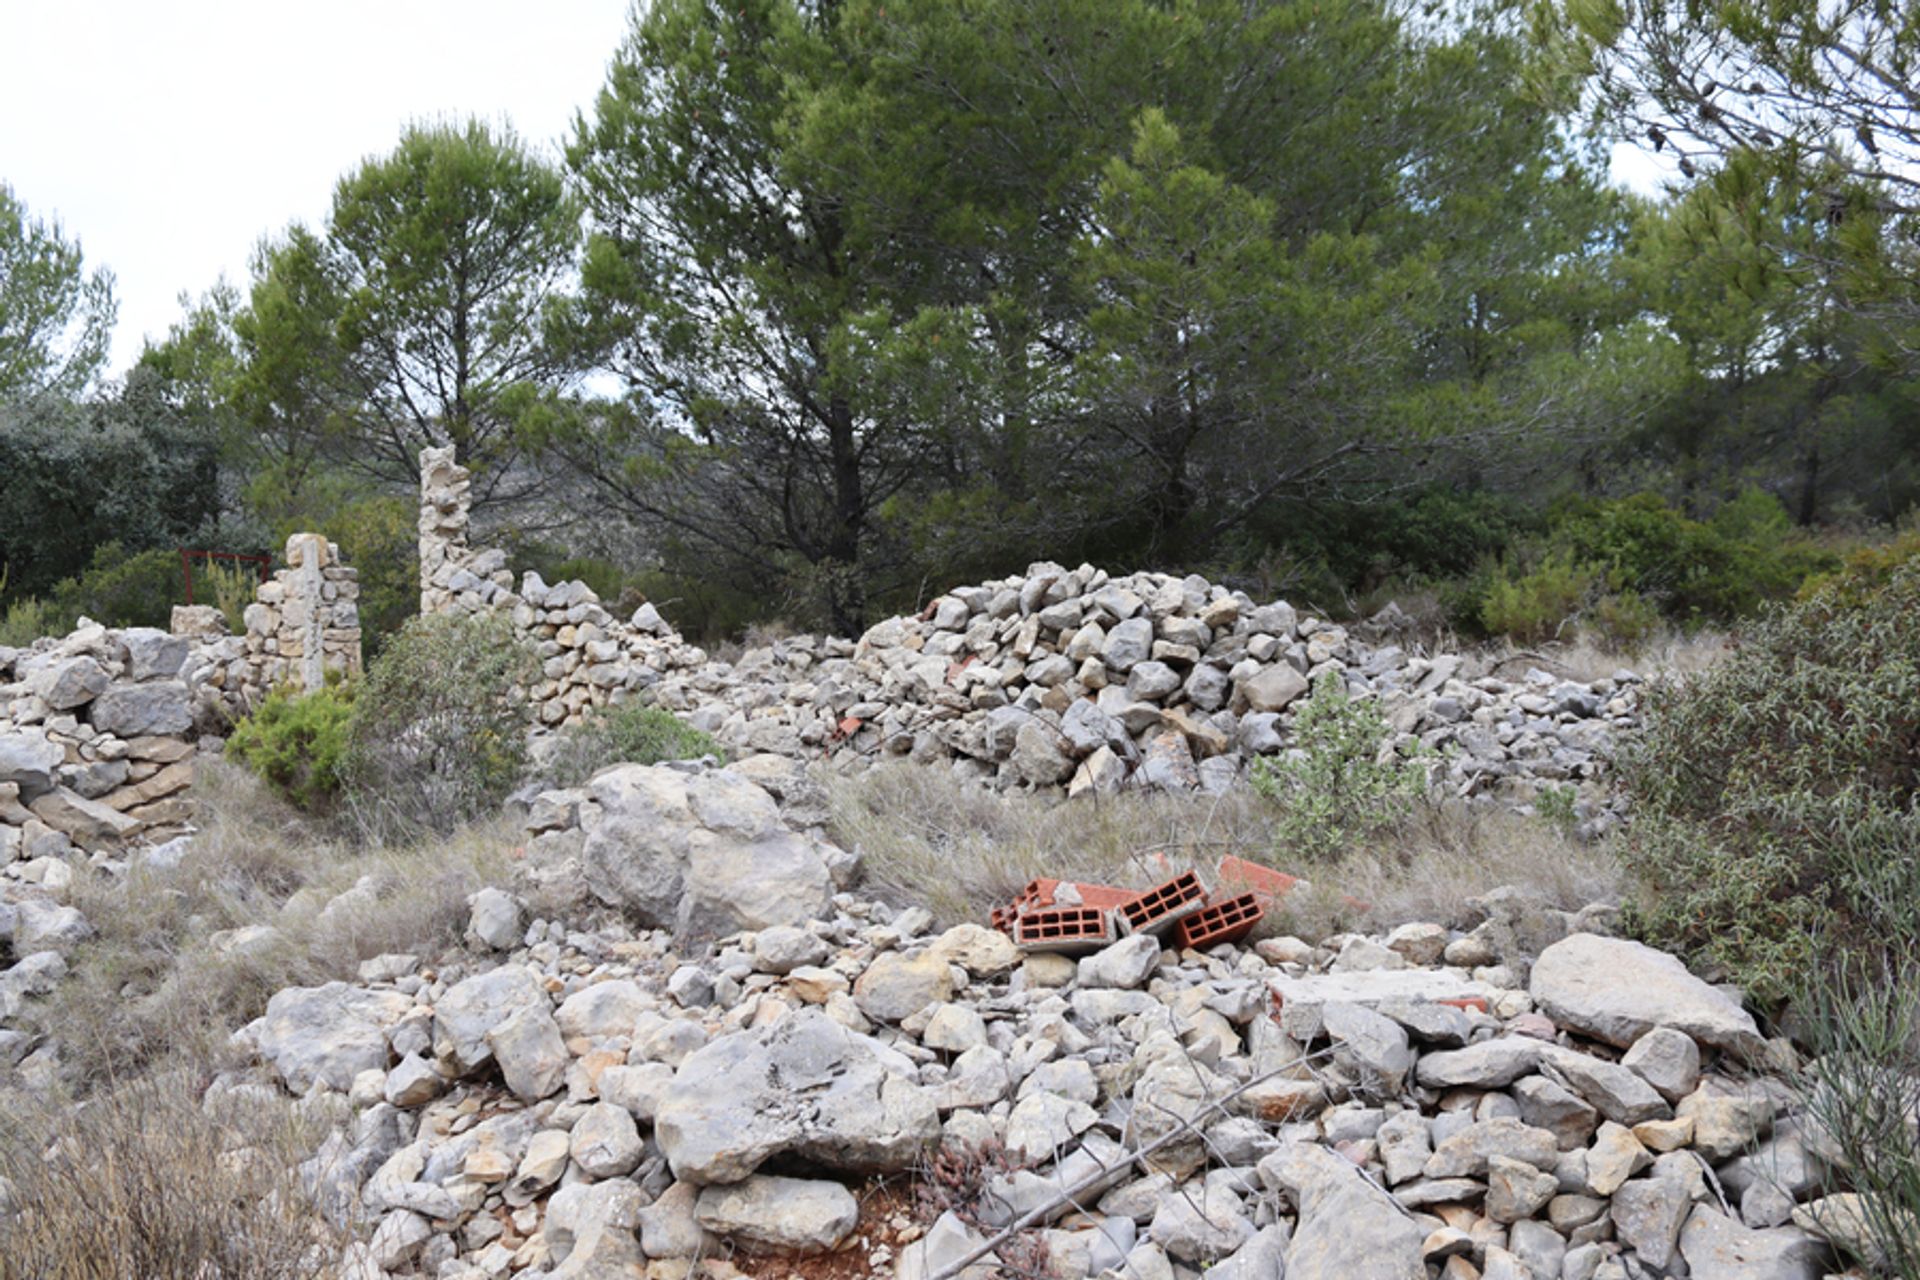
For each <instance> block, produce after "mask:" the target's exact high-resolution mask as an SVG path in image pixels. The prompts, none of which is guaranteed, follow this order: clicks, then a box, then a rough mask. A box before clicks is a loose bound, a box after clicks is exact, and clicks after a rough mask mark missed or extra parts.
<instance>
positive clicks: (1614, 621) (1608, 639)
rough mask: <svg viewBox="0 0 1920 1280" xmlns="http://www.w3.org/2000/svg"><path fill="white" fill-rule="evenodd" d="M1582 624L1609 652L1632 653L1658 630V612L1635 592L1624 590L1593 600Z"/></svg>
mask: <svg viewBox="0 0 1920 1280" xmlns="http://www.w3.org/2000/svg"><path fill="white" fill-rule="evenodd" d="M1583 622H1584V625H1585V626H1586V628H1587V630H1589V631H1591V632H1592V633H1593V634H1594V635H1595V636H1597V637H1599V639H1600V640H1601V642H1602V643H1604V644H1605V645H1606V646H1607V647H1608V648H1611V649H1615V650H1622V651H1626V652H1633V651H1635V650H1637V649H1639V648H1641V647H1642V646H1643V645H1645V644H1646V643H1647V641H1648V640H1651V639H1652V638H1653V634H1654V632H1655V631H1657V630H1659V628H1660V610H1658V609H1656V608H1654V606H1653V602H1652V601H1651V600H1648V599H1647V598H1646V597H1645V596H1643V595H1641V594H1640V593H1639V592H1638V591H1635V590H1634V589H1633V588H1632V587H1626V588H1623V589H1621V590H1619V591H1609V592H1608V593H1607V594H1606V595H1603V596H1601V597H1600V598H1599V599H1598V600H1595V601H1594V602H1593V604H1592V605H1591V606H1590V607H1589V608H1588V609H1587V612H1586V616H1585V618H1584V619H1583Z"/></svg>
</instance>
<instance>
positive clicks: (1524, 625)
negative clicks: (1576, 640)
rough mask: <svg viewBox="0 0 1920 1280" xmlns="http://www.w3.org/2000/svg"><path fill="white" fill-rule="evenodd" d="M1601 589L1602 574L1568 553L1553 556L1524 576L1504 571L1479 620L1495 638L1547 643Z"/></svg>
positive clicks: (1491, 584)
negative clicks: (1546, 640)
mask: <svg viewBox="0 0 1920 1280" xmlns="http://www.w3.org/2000/svg"><path fill="white" fill-rule="evenodd" d="M1599 585H1600V575H1599V574H1598V572H1596V571H1595V570H1594V569H1592V568H1591V567H1589V566H1588V565H1586V564H1582V563H1578V562H1576V561H1575V560H1574V559H1573V558H1572V557H1571V556H1570V555H1567V554H1565V553H1559V554H1554V555H1549V556H1547V557H1546V558H1545V559H1544V560H1542V561H1541V562H1540V563H1539V564H1538V565H1537V566H1536V567H1535V568H1533V569H1532V570H1530V571H1528V572H1524V573H1522V572H1516V571H1514V570H1513V569H1512V568H1511V567H1510V566H1503V567H1502V569H1501V571H1500V572H1499V573H1497V574H1495V575H1494V577H1493V579H1492V580H1491V581H1490V582H1489V583H1488V584H1487V588H1486V595H1485V596H1483V597H1482V598H1481V601H1480V620H1481V623H1482V625H1483V626H1484V627H1485V628H1486V630H1487V632H1488V633H1489V634H1491V635H1498V636H1506V637H1508V638H1509V639H1511V640H1517V641H1520V642H1521V643H1531V642H1533V641H1537V640H1544V639H1547V638H1548V637H1549V636H1553V635H1556V634H1558V633H1559V631H1560V629H1561V627H1562V626H1563V624H1565V623H1566V622H1567V620H1568V619H1570V618H1571V617H1572V616H1573V615H1574V614H1575V613H1577V612H1578V611H1579V610H1580V608H1581V606H1582V605H1584V604H1585V603H1586V602H1587V600H1588V599H1589V598H1590V597H1592V596H1593V594H1594V593H1595V592H1596V591H1597V590H1598V589H1599Z"/></svg>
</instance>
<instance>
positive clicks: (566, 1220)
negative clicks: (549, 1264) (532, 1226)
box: [542, 1179, 647, 1280]
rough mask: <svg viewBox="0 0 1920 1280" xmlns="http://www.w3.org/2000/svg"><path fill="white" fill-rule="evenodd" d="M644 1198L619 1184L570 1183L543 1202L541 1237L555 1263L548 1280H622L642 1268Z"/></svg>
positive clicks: (630, 1186) (633, 1187)
mask: <svg viewBox="0 0 1920 1280" xmlns="http://www.w3.org/2000/svg"><path fill="white" fill-rule="evenodd" d="M646 1205H647V1193H646V1192H645V1191H643V1190H641V1189H640V1188H639V1187H638V1186H637V1185H635V1184H634V1183H632V1182H629V1181H626V1180H624V1179H615V1180H613V1181H610V1182H576V1183H574V1184H573V1185H571V1186H566V1187H562V1188H560V1190H558V1191H556V1192H554V1193H553V1195H552V1197H551V1198H550V1199H548V1201H547V1212H546V1220H545V1225H544V1227H543V1229H542V1234H543V1236H544V1238H545V1240H546V1244H547V1250H548V1253H549V1255H550V1256H551V1258H552V1260H553V1262H554V1263H555V1264H556V1265H555V1266H554V1268H553V1270H552V1272H551V1273H550V1275H549V1280H616V1277H618V1278H621V1280H624V1278H625V1277H628V1276H632V1275H635V1274H638V1273H641V1272H642V1271H643V1270H644V1268H645V1267H646V1265H647V1262H646V1257H645V1255H644V1254H642V1253H641V1250H640V1236H639V1234H638V1230H639V1227H640V1217H641V1214H642V1213H644V1212H645V1210H646Z"/></svg>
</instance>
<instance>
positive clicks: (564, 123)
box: [0, 0, 627, 372]
mask: <svg viewBox="0 0 1920 1280" xmlns="http://www.w3.org/2000/svg"><path fill="white" fill-rule="evenodd" d="M626 15H627V0H382V2H376V0H328V2H327V3H325V4H295V3H289V2H288V0H0V180H4V181H6V182H7V183H9V184H10V185H11V186H12V187H13V190H14V194H15V195H16V196H18V197H19V198H20V199H21V200H22V201H24V202H25V203H26V205H27V208H28V209H29V210H30V211H31V212H32V213H33V214H35V215H37V216H43V217H44V216H48V215H57V216H58V217H59V219H60V222H61V224H62V227H63V229H64V231H65V233H66V234H67V235H68V236H70V237H77V238H78V239H79V240H80V243H81V246H82V248H83V249H84V250H85V252H86V256H87V262H88V264H89V265H90V266H92V265H100V266H106V267H108V268H110V269H111V270H112V271H113V273H114V275H115V277H116V279H117V284H118V288H117V290H116V293H117V295H118V297H119V299H120V324H119V328H118V329H117V330H116V332H115V334H114V349H113V361H112V366H111V367H112V369H113V370H114V371H115V372H118V371H120V370H122V369H124V368H125V367H126V366H127V365H128V364H129V363H131V362H132V360H133V359H134V358H135V357H136V356H138V355H139V353H140V347H141V341H142V338H143V336H145V335H152V336H153V337H154V338H156V339H157V338H160V337H162V336H164V335H165V333H166V331H167V326H168V325H169V324H171V323H172V322H173V321H174V320H176V319H177V318H178V317H179V314H180V308H179V303H178V301H177V299H178V297H179V295H180V293H181V292H182V291H183V290H184V291H186V292H189V293H192V294H194V295H198V294H200V293H202V292H204V291H205V290H206V289H207V288H208V287H210V286H211V285H212V284H213V283H214V281H215V280H217V279H218V278H219V277H220V275H221V274H222V273H223V272H224V273H225V274H226V276H227V278H228V279H229V280H231V281H233V282H234V283H236V284H244V283H245V281H246V278H247V270H246V264H247V257H248V254H249V253H250V252H251V251H252V249H253V246H254V245H255V244H256V243H257V242H258V241H259V240H260V238H261V237H262V236H263V235H266V234H268V233H270V232H273V231H277V230H279V229H280V228H282V227H284V226H286V224H287V223H288V222H290V221H292V220H294V219H296V218H298V219H303V220H305V221H307V222H309V223H317V222H319V221H320V220H321V219H322V218H323V217H324V216H325V213H326V210H327V205H328V203H329V201H330V200H331V199H332V195H333V184H334V182H335V180H336V179H338V178H339V177H340V175H341V174H342V173H344V172H346V171H347V170H349V169H351V168H352V167H354V166H355V165H357V164H358V163H359V162H360V161H361V160H362V159H364V158H365V157H367V156H369V155H374V154H379V153H383V152H385V151H388V150H390V149H391V148H392V147H393V145H394V143H395V142H396V141H397V140H398V138H399V136H400V131H401V129H402V128H403V127H404V126H405V125H406V123H407V122H408V121H410V120H414V119H419V118H422V117H442V116H448V115H458V116H465V115H479V116H483V117H486V118H487V119H489V120H493V121H499V120H501V119H503V118H504V119H508V120H511V121H512V123H513V124H514V126H515V127H516V128H517V129H518V130H519V131H520V133H521V134H522V135H523V136H524V137H526V138H528V139H529V140H531V141H535V142H543V143H549V144H551V143H555V142H557V141H558V140H559V139H560V138H562V137H563V136H564V134H565V133H566V132H567V130H568V129H569V127H570V125H571V121H572V119H573V113H574V112H575V111H576V110H581V109H585V108H587V107H589V106H590V105H591V103H592V101H593V97H594V95H595V94H596V93H597V92H598V91H599V89H600V86H601V83H602V81H603V79H604V74H605V70H606V65H607V62H608V61H609V60H610V59H611V58H612V57H613V54H614V52H615V50H616V48H617V47H618V45H619V43H620V40H621V38H622V37H623V36H624V35H625V33H626V30H627V21H626Z"/></svg>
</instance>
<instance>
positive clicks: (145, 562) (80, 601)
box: [48, 542, 187, 634]
mask: <svg viewBox="0 0 1920 1280" xmlns="http://www.w3.org/2000/svg"><path fill="white" fill-rule="evenodd" d="M186 598H187V597H186V579H185V578H184V577H183V576H182V574H181V572H180V553H179V552H178V551H172V550H167V549H165V548H155V549H154V550H151V551H139V552H132V553H129V552H126V551H124V550H122V549H121V546H120V544H119V543H117V542H109V543H107V544H106V545H104V546H102V547H99V548H97V549H96V550H95V551H94V553H93V561H92V563H91V564H90V565H89V566H88V568H87V571H86V572H85V573H83V574H81V575H80V576H79V577H78V578H68V579H67V580H65V581H64V582H61V583H60V584H59V585H57V586H55V587H54V589H53V591H52V593H51V594H50V595H49V596H48V605H49V607H50V609H51V612H52V621H53V624H54V630H55V631H56V632H58V633H62V634H64V633H65V632H66V631H68V630H69V629H70V628H72V626H73V624H74V620H75V619H77V618H80V617H83V616H84V617H88V618H92V619H93V620H94V621H95V622H103V623H105V624H106V625H107V626H110V627H166V626H169V625H171V623H172V619H173V606H174V605H176V604H180V603H182V602H184V601H185V600H186Z"/></svg>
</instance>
